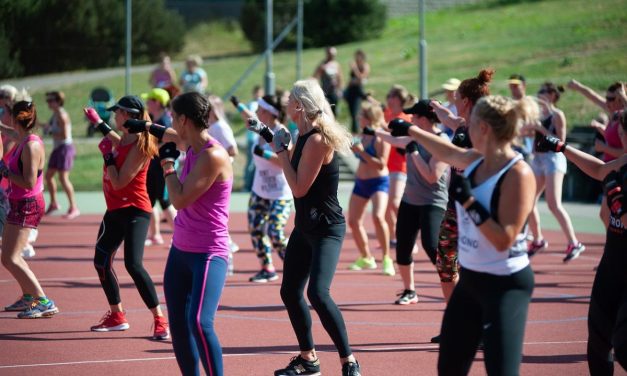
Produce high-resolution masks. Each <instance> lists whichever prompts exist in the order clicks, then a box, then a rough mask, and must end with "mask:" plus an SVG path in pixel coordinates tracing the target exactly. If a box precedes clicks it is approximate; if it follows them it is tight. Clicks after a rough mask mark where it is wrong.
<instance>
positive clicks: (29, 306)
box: [0, 101, 59, 318]
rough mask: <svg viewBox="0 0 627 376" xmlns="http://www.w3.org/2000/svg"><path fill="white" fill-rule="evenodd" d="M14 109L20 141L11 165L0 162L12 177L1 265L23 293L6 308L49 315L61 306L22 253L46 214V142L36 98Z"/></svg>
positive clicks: (1, 168) (21, 315)
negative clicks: (39, 125)
mask: <svg viewBox="0 0 627 376" xmlns="http://www.w3.org/2000/svg"><path fill="white" fill-rule="evenodd" d="M11 113H12V119H11V120H12V123H13V128H14V130H15V131H16V133H17V140H18V141H17V147H16V150H15V152H14V153H13V155H12V156H11V157H10V158H9V160H8V165H7V164H5V163H4V162H0V174H1V175H2V178H4V179H8V180H9V204H10V210H9V215H8V216H7V224H6V225H5V227H4V230H3V233H2V265H4V267H5V268H7V270H8V271H9V272H10V273H11V275H12V276H13V277H14V278H15V279H16V280H17V282H18V283H19V285H20V288H21V289H22V296H20V297H19V299H18V300H17V301H16V302H15V303H13V304H12V305H9V306H6V307H4V309H5V311H16V312H19V313H18V315H17V317H18V318H40V317H50V316H53V315H55V314H56V313H58V312H59V309H58V308H57V307H56V306H55V304H54V302H53V301H52V300H51V299H48V298H47V297H46V294H44V291H43V289H42V288H41V285H40V284H39V281H37V277H35V274H34V273H33V271H32V270H31V269H30V268H29V267H28V264H27V263H26V261H24V258H23V257H22V255H21V251H22V249H24V247H25V246H26V244H27V242H28V235H29V234H30V231H31V229H33V228H37V226H38V225H39V222H40V221H41V217H42V216H43V214H44V207H45V202H44V197H43V188H44V186H43V177H42V170H43V168H44V160H45V152H44V145H43V142H42V141H41V138H39V136H37V135H35V134H33V132H34V131H35V126H36V125H37V110H36V108H35V104H34V103H33V102H31V101H19V102H16V103H15V104H14V105H13V108H12V111H11Z"/></svg>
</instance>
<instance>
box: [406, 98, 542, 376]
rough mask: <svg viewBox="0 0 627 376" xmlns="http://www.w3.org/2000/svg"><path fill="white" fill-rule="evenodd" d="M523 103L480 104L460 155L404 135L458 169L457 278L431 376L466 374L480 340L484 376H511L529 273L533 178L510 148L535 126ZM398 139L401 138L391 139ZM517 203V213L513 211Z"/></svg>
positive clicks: (418, 135) (530, 107)
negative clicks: (467, 146) (435, 373)
mask: <svg viewBox="0 0 627 376" xmlns="http://www.w3.org/2000/svg"><path fill="white" fill-rule="evenodd" d="M538 112H539V111H538V108H537V105H536V104H535V102H534V101H533V100H532V99H529V98H523V99H521V100H518V101H516V100H511V99H508V98H505V97H501V96H488V97H484V98H481V99H480V100H479V101H478V102H477V104H476V105H475V107H474V109H473V111H472V115H471V117H470V123H469V126H468V131H469V135H470V139H471V140H472V144H473V148H472V149H462V148H460V147H457V146H454V145H452V144H451V143H448V142H446V141H445V140H442V139H441V138H439V137H437V136H435V135H433V134H431V133H428V132H425V131H423V130H422V129H420V128H418V127H415V126H412V127H410V128H409V129H408V130H407V131H408V133H409V135H410V136H412V137H414V138H415V139H416V140H417V141H418V142H419V143H420V144H422V145H423V146H424V147H425V148H426V149H427V150H429V151H430V152H431V153H432V154H433V155H434V157H437V158H441V159H442V160H444V161H446V162H447V163H450V164H451V165H454V166H457V167H459V168H462V169H464V173H463V175H459V176H456V177H455V178H454V179H453V181H452V182H451V185H452V189H451V193H452V195H453V198H454V199H455V201H456V205H457V216H458V226H459V241H458V246H459V263H460V266H461V277H460V280H459V283H458V284H457V286H456V287H455V290H453V294H452V296H451V299H450V301H449V303H448V306H447V307H446V311H445V313H444V319H443V322H442V331H441V342H440V357H439V359H438V372H439V373H440V374H441V375H464V374H467V373H468V372H469V371H470V367H471V365H472V361H473V359H474V356H475V353H476V351H477V347H478V344H479V341H480V339H481V337H482V335H483V341H484V353H485V364H486V369H487V372H488V374H495V375H497V374H499V375H500V374H518V373H519V367H520V362H521V360H522V346H523V337H524V332H525V323H526V321H527V310H528V307H529V302H530V301H531V293H532V291H533V286H534V281H533V271H532V270H531V267H530V266H529V258H528V256H527V246H526V233H527V229H526V227H527V226H526V221H527V218H528V217H529V214H530V213H531V210H532V209H533V205H534V199H535V186H534V184H529V183H528V182H529V180H531V181H533V172H532V171H531V168H530V167H529V165H527V164H526V163H524V161H523V160H522V155H520V154H519V153H517V152H516V151H514V149H513V148H512V141H513V140H514V138H515V137H516V136H517V135H518V133H519V129H520V127H521V126H522V125H523V124H529V123H530V122H536V121H538V117H539V115H538ZM397 133H398V134H401V135H402V134H404V133H405V132H404V131H400V132H399V131H397ZM512 203H516V205H512Z"/></svg>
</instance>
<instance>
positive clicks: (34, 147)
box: [8, 141, 44, 189]
mask: <svg viewBox="0 0 627 376" xmlns="http://www.w3.org/2000/svg"><path fill="white" fill-rule="evenodd" d="M43 158H44V149H43V147H41V145H40V144H39V143H38V142H36V141H29V142H27V143H26V145H24V149H22V155H21V157H20V159H21V161H22V173H21V174H14V173H12V172H9V176H8V178H9V180H11V182H12V183H13V184H16V185H18V186H20V187H22V188H25V189H33V188H35V185H36V184H37V173H38V171H39V169H40V166H42V165H43V162H42V161H43Z"/></svg>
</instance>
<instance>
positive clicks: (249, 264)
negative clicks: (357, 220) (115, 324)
mask: <svg viewBox="0 0 627 376" xmlns="http://www.w3.org/2000/svg"><path fill="white" fill-rule="evenodd" d="M99 221H100V217H99V216H81V217H79V218H78V219H77V220H75V221H70V222H68V221H64V220H62V219H61V218H57V217H53V218H46V219H45V220H44V222H43V224H42V226H41V227H40V235H39V239H38V240H37V243H36V244H35V249H36V250H37V255H36V257H35V258H34V259H31V260H29V265H30V266H31V268H32V269H33V270H34V272H35V273H36V275H37V276H38V278H39V280H40V282H41V283H42V285H43V287H44V290H45V291H46V293H47V294H48V295H49V296H50V297H51V298H53V299H54V300H55V301H56V303H57V305H58V306H59V308H60V310H61V313H59V314H58V315H57V316H56V317H54V318H52V319H40V320H18V319H16V318H15V314H14V313H10V312H2V313H0V348H1V349H2V350H1V352H0V375H7V376H8V375H24V374H45V375H46V376H52V375H86V374H89V375H176V374H178V367H177V365H176V361H175V359H174V354H173V351H172V348H171V343H170V341H165V342H155V341H152V340H150V339H149V337H150V335H151V324H152V318H151V315H150V313H149V311H148V310H147V309H146V308H145V307H144V306H143V303H142V301H141V299H140V297H139V294H138V293H137V290H136V289H135V287H134V285H133V283H132V281H131V279H130V277H129V276H128V274H127V273H126V271H125V270H124V266H123V262H122V261H121V260H120V258H121V255H118V259H117V261H116V264H115V267H116V271H117V273H118V276H119V278H120V282H121V283H122V286H121V290H122V291H121V294H122V300H123V304H124V307H125V309H126V310H127V316H128V320H129V322H130V325H131V328H130V329H129V330H128V331H126V332H112V333H94V332H90V331H89V327H90V326H91V325H93V324H95V323H96V322H98V320H99V319H100V317H101V316H102V314H103V313H104V312H105V311H106V310H107V309H108V306H107V302H106V299H105V296H104V293H103V292H102V289H101V287H100V283H99V281H98V277H97V276H96V272H95V270H94V268H93V265H92V257H93V246H94V242H95V239H96V233H97V230H98V225H99ZM245 221H246V218H245V215H244V214H242V213H237V214H233V215H232V222H231V228H232V229H234V230H233V231H232V235H233V238H234V240H235V241H236V242H237V243H238V244H239V245H240V246H241V247H242V250H241V251H240V252H239V253H236V254H235V271H236V273H235V275H234V276H232V277H229V279H228V281H227V286H226V288H225V290H224V294H223V296H222V305H221V307H220V310H219V312H218V314H217V318H216V328H217V331H218V334H219V336H220V340H221V342H222V346H223V349H224V367H225V374H226V375H228V376H239V375H272V374H273V373H272V372H273V370H274V369H277V368H279V367H282V366H284V365H285V364H286V363H287V362H288V361H289V358H290V357H291V356H292V355H294V354H295V353H296V351H297V346H296V339H295V337H294V335H293V333H292V330H291V326H290V323H289V320H288V317H287V313H286V312H285V310H284V308H283V305H282V303H281V299H280V297H279V286H280V280H279V281H276V282H271V283H268V284H253V283H250V282H248V278H249V277H250V276H251V275H253V274H254V273H255V272H256V271H257V269H258V267H259V266H258V263H257V259H256V257H255V254H254V252H253V251H252V250H251V246H250V240H249V237H248V235H247V233H246V231H245V229H246V222H245ZM291 226H292V225H290V226H288V228H291ZM369 226H370V224H369ZM166 227H167V226H166ZM370 230H371V232H372V228H371V227H370ZM166 235H167V236H166V241H167V242H168V241H169V239H170V236H169V234H166ZM547 235H548V240H549V243H550V245H551V246H550V248H549V249H548V250H547V251H545V252H544V253H541V254H539V255H538V256H536V257H535V258H534V259H533V269H534V270H535V273H536V289H535V291H534V299H533V302H532V304H531V307H530V312H529V319H528V323H527V332H526V336H525V346H524V358H523V364H522V367H521V373H522V374H523V375H569V376H575V375H585V374H588V371H587V365H586V355H585V353H586V350H585V349H586V336H587V334H586V315H587V309H588V302H589V295H590V289H591V285H592V280H593V277H594V271H593V268H594V267H595V266H596V265H597V263H598V261H599V259H600V256H601V252H602V248H603V242H604V237H603V236H600V235H586V234H578V236H579V237H580V239H581V241H583V242H584V243H585V244H586V246H587V251H586V252H585V253H584V254H583V255H582V256H581V257H580V258H579V259H577V260H574V261H573V262H571V263H570V264H567V265H564V264H563V263H562V257H563V254H562V250H563V249H565V247H566V244H565V240H564V239H563V236H562V235H561V234H556V233H551V232H548V233H547ZM372 238H374V237H372ZM371 245H372V247H373V249H375V251H374V252H375V256H377V257H379V256H380V254H378V253H377V250H376V248H375V246H376V245H375V243H374V241H371ZM167 252H168V248H167V247H166V246H153V247H147V248H146V251H145V258H144V260H145V265H146V267H147V269H148V271H149V272H150V273H151V275H152V277H153V279H154V280H155V283H156V284H157V291H158V292H159V294H160V297H161V298H162V300H163V288H162V281H163V269H164V265H165V259H166V256H167ZM357 254H358V252H357V250H356V248H355V245H354V243H353V240H352V237H351V236H350V234H347V238H346V242H345V245H344V249H343V251H342V255H341V257H340V264H339V266H338V271H337V274H336V278H335V280H334V283H333V286H332V294H333V297H334V299H335V301H336V302H337V303H338V305H339V306H340V308H341V310H342V313H343V315H344V319H345V320H346V324H347V327H348V331H349V338H350V341H351V344H352V346H353V349H354V352H355V355H356V357H357V358H358V360H359V362H360V363H361V365H362V370H363V372H364V375H435V374H436V364H437V357H438V348H437V345H433V344H431V343H429V339H430V338H431V337H432V336H434V335H436V334H437V333H438V332H439V327H440V322H441V319H442V312H443V309H444V303H443V300H442V295H441V290H440V286H439V280H438V276H437V274H436V272H435V271H434V269H433V266H431V264H429V262H428V261H427V257H426V256H425V255H424V253H422V252H421V253H420V254H419V255H418V256H417V257H416V258H417V265H416V273H415V275H416V287H417V291H418V294H419V297H420V302H419V303H418V304H416V305H411V306H397V305H394V304H392V303H393V301H394V300H395V299H396V296H395V294H396V293H397V292H399V291H400V290H401V289H402V284H401V282H400V277H399V276H398V275H397V276H395V277H386V276H384V275H382V274H380V271H378V270H375V271H360V272H349V271H348V270H346V268H347V266H348V265H349V264H350V263H351V262H352V261H354V259H355V258H356V257H357ZM277 260H278V257H277ZM276 264H277V267H278V268H279V271H280V269H281V262H280V260H278V261H277V262H276ZM0 286H1V288H0V303H1V304H2V305H3V306H4V305H6V304H10V303H12V302H13V301H14V300H15V298H16V297H17V296H18V295H19V294H20V291H19V287H18V285H17V283H16V282H15V281H14V280H13V279H12V277H11V276H10V275H9V273H8V272H7V271H6V270H5V269H4V268H1V269H0ZM312 317H313V318H314V338H315V340H316V342H317V349H318V350H319V351H320V359H321V362H322V372H323V374H324V375H337V374H339V373H340V367H339V362H338V359H337V354H336V353H335V352H334V348H333V345H332V343H331V341H330V339H329V337H328V336H327V335H326V333H325V332H324V330H323V328H322V327H321V325H320V322H319V321H318V319H317V316H316V315H315V313H313V315H312ZM617 367H618V366H617ZM618 368H620V367H618ZM618 372H620V371H617V373H618ZM471 374H472V375H482V374H485V369H484V367H483V357H482V353H481V352H479V353H478V354H477V358H476V361H475V363H474V365H473V368H472V371H471Z"/></svg>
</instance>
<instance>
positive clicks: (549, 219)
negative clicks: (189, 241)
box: [46, 182, 605, 234]
mask: <svg viewBox="0 0 627 376" xmlns="http://www.w3.org/2000/svg"><path fill="white" fill-rule="evenodd" d="M352 189H353V183H351V182H345V183H340V189H339V200H340V204H341V205H342V207H343V208H344V210H345V211H346V210H347V209H348V200H349V198H350V194H351V192H352ZM76 196H77V198H76V199H77V202H78V205H79V208H80V210H81V212H82V213H85V214H97V213H104V211H105V208H106V206H105V202H104V196H103V195H102V192H77V193H76ZM249 197H250V193H247V192H234V193H233V194H232V196H231V211H232V212H234V213H243V212H246V210H247V208H248V199H249ZM47 199H48V196H47V195H46V200H47ZM59 203H60V204H61V207H62V210H61V212H64V211H65V209H67V200H66V197H65V195H64V194H63V193H62V192H61V194H59ZM564 207H565V208H566V211H567V212H568V213H569V214H570V216H571V219H572V222H573V226H574V227H575V231H576V232H585V233H591V234H604V233H605V229H604V227H603V224H602V223H601V221H600V220H599V205H596V204H581V203H571V202H569V203H564ZM540 218H541V223H542V228H544V229H548V230H559V224H558V223H557V221H556V220H555V218H554V217H553V216H552V215H551V213H550V212H549V209H548V208H547V206H546V203H545V202H544V201H541V202H540Z"/></svg>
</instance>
